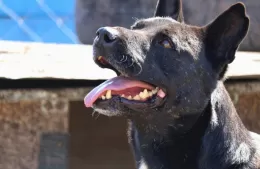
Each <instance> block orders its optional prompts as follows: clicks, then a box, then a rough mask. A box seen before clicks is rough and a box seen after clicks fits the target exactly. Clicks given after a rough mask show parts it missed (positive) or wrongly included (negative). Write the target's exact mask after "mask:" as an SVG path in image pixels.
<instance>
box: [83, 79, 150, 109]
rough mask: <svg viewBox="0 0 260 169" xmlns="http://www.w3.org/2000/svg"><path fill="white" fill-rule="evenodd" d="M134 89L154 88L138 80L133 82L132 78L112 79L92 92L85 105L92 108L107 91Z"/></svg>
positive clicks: (85, 99)
mask: <svg viewBox="0 0 260 169" xmlns="http://www.w3.org/2000/svg"><path fill="white" fill-rule="evenodd" d="M132 87H140V88H145V89H149V90H152V89H153V88H154V87H153V86H151V85H149V84H147V83H144V82H141V81H137V80H133V79H130V78H126V77H122V76H118V77H114V78H112V79H109V80H107V81H105V82H103V83H102V84H100V85H99V86H97V87H95V88H94V89H93V90H92V91H90V92H89V93H88V94H87V96H86V97H85V98H84V103H85V106H86V107H92V105H93V103H94V102H95V101H96V100H97V99H98V98H99V97H100V96H101V95H102V93H104V92H105V91H107V90H114V91H120V90H125V89H128V88H132Z"/></svg>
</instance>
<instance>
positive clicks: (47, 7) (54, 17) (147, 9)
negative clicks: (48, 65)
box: [0, 0, 260, 51]
mask: <svg viewBox="0 0 260 169" xmlns="http://www.w3.org/2000/svg"><path fill="white" fill-rule="evenodd" d="M156 1H157V0H149V1H147V0H131V1H125V0H124V1H123V0H106V1H104V0H64V1H60V0H55V1H53V0H23V1H19V0H1V1H0V24H1V27H0V39H2V40H16V41H34V42H46V43H78V42H79V41H80V42H82V43H84V44H91V43H92V41H93V39H94V35H95V31H96V30H97V28H99V27H100V26H104V25H109V26H112V25H118V26H125V27H129V26H130V25H131V24H132V23H133V21H134V18H146V17H150V16H152V14H153V11H154V7H155V5H156ZM236 2H238V1H237V0H208V1H205V0H183V8H184V16H185V21H186V23H188V24H195V25H199V26H202V25H205V24H207V23H208V22H210V21H211V20H212V19H214V18H215V17H216V16H217V15H218V14H220V13H221V12H223V11H224V10H225V9H227V8H228V7H229V6H230V5H232V4H234V3H236ZM241 2H244V3H245V4H246V7H247V12H248V14H249V16H250V19H251V25H250V31H249V33H248V36H247V38H246V39H245V40H244V42H243V44H242V45H241V47H240V49H241V50H246V51H259V50H260V42H259V40H260V33H259V27H260V15H259V7H260V1H258V0H242V1H241ZM78 40H79V41H78Z"/></svg>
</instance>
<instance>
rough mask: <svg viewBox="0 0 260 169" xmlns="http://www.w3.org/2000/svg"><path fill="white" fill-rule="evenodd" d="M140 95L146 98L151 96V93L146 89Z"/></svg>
mask: <svg viewBox="0 0 260 169" xmlns="http://www.w3.org/2000/svg"><path fill="white" fill-rule="evenodd" d="M139 96H140V98H141V99H146V98H147V97H149V93H148V91H147V89H144V91H143V92H140V94H139Z"/></svg>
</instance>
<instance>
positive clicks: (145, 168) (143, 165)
mask: <svg viewBox="0 0 260 169" xmlns="http://www.w3.org/2000/svg"><path fill="white" fill-rule="evenodd" d="M138 169H148V166H147V165H146V163H145V161H144V160H143V159H142V160H141V161H140V166H139V168H138Z"/></svg>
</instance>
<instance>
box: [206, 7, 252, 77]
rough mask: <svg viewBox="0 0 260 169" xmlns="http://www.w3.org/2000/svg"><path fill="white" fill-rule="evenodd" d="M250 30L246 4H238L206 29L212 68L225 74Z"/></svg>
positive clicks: (207, 46)
mask: <svg viewBox="0 0 260 169" xmlns="http://www.w3.org/2000/svg"><path fill="white" fill-rule="evenodd" d="M248 28H249V17H248V16H247V14H246V9H245V6H244V4H242V3H237V4H234V5H232V6H231V7H230V8H229V9H227V10H226V11H225V12H223V13H222V14H221V15H219V16H218V17H217V18H216V19H215V20H214V21H213V22H211V23H210V24H209V25H207V26H206V27H204V30H205V33H206V42H205V44H206V49H207V51H208V54H207V55H208V59H209V60H210V61H211V62H212V66H213V67H214V68H215V69H216V70H217V71H218V72H219V73H220V78H221V76H223V75H224V74H225V71H226V68H227V65H228V64H229V63H231V62H233V60H234V59H235V53H236V51H237V49H238V47H239V45H240V43H241V42H242V40H243V39H244V38H245V36H246V34H247V31H248Z"/></svg>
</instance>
